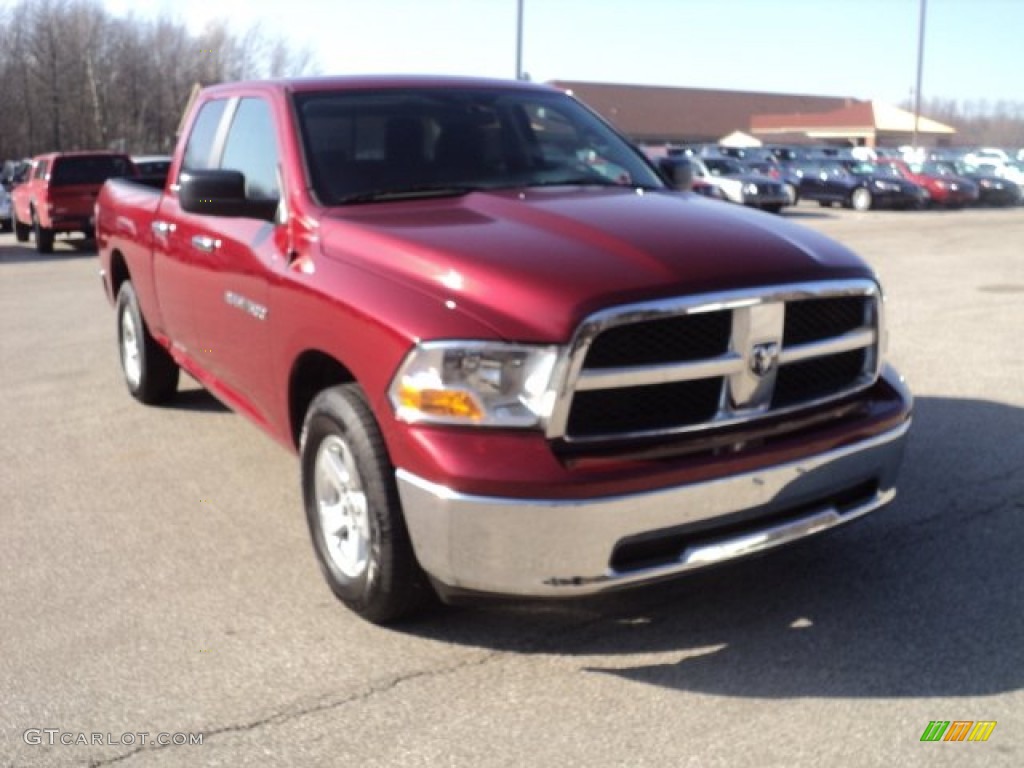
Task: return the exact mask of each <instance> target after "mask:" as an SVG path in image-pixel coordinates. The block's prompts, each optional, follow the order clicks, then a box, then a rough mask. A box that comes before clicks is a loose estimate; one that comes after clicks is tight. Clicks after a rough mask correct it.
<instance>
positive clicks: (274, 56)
mask: <svg viewBox="0 0 1024 768" xmlns="http://www.w3.org/2000/svg"><path fill="white" fill-rule="evenodd" d="M0 29H2V30H3V32H2V33H0V103H2V104H4V105H5V108H4V109H2V110H0V159H2V158H9V157H22V156H27V155H32V154H37V153H40V152H44V151H49V150H67V149H80V148H96V147H115V148H119V149H122V150H125V151H131V152H166V151H169V150H170V149H171V147H172V146H173V143H174V140H175V131H176V130H177V127H178V123H179V121H180V117H181V111H182V109H183V108H184V106H185V103H186V101H187V100H188V97H189V94H190V93H191V91H192V88H193V86H194V85H195V84H196V83H202V84H212V83H217V82H224V81H230V80H240V79H249V78H260V77H279V76H286V75H299V74H308V73H310V72H311V71H313V70H314V69H315V62H314V59H313V56H312V54H311V53H310V52H309V50H308V49H298V50H294V49H293V48H292V47H290V46H288V45H287V44H286V43H285V42H284V41H282V40H280V39H278V38H275V37H273V36H269V35H267V34H265V33H264V32H263V31H262V30H261V29H260V27H259V26H258V25H253V26H249V27H246V28H240V27H238V26H237V24H234V23H231V22H228V21H227V20H220V21H215V22H212V23H211V24H209V25H208V26H207V27H206V28H205V29H204V30H203V31H202V32H200V33H199V34H192V33H190V32H189V31H188V29H187V27H185V25H184V24H182V23H181V22H177V21H173V20H171V19H170V18H167V17H159V18H156V19H144V18H140V17H138V16H136V15H131V14H129V15H128V16H125V17H120V16H114V15H112V14H111V13H109V12H108V11H107V10H106V9H105V8H104V6H103V5H102V3H101V2H100V0H20V2H18V3H16V4H14V5H10V6H8V7H0Z"/></svg>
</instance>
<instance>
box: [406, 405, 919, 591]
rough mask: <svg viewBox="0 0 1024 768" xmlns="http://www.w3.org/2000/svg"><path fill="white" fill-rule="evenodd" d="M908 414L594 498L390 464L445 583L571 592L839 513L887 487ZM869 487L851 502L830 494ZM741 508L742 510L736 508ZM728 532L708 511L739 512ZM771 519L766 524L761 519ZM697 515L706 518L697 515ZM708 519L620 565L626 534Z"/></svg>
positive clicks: (755, 546) (685, 562) (880, 496)
mask: <svg viewBox="0 0 1024 768" xmlns="http://www.w3.org/2000/svg"><path fill="white" fill-rule="evenodd" d="M909 427H910V421H909V419H908V420H907V421H906V422H904V423H903V424H902V425H900V426H899V427H898V428H896V429H893V430H891V431H889V432H886V433H884V434H882V435H879V436H876V437H874V438H872V439H869V440H865V441H862V442H859V443H855V444H853V445H850V446H846V447H844V448H841V449H839V450H835V451H831V452H829V453H825V454H819V455H817V456H811V457H808V458H806V459H803V460H800V461H796V462H792V463H789V464H781V465H777V466H774V467H768V468H765V469H762V470H758V471H756V472H749V473H745V474H740V475H735V476H731V477H725V478H720V479H717V480H712V481H708V482H704V483H694V484H690V485H684V486H679V487H673V488H662V489H658V490H654V491H649V492H645V493H638V494H632V495H628V496H616V497H606V498H600V499H580V500H565V499H511V498H497V497H484V496H469V495H464V494H460V493H457V492H455V491H453V490H451V489H449V488H445V487H443V486H439V485H436V484H434V483H430V482H427V481H426V480H423V479H422V478H419V477H416V476H415V475H412V474H410V473H409V472H406V471H404V470H398V472H397V480H398V489H399V493H400V495H401V499H402V504H403V506H404V509H405V517H406V521H407V524H408V527H409V532H410V535H411V537H412V541H413V547H414V549H415V551H416V555H417V557H418V558H419V561H420V564H421V565H422V566H423V568H424V569H425V570H426V571H427V572H428V573H429V574H430V575H431V576H433V577H434V578H435V579H437V580H438V581H439V582H441V583H442V584H444V585H446V586H448V587H451V588H455V589H460V590H469V591H472V592H485V593H494V594H502V595H518V596H534V597H569V596H578V595H586V594H593V593H596V592H601V591H605V590H608V589H613V588H616V587H621V586H627V585H632V584H640V583H643V582H648V581H654V580H657V579H661V578H665V577H668V576H672V575H675V574H680V573H684V572H686V571H690V570H693V569H696V568H700V567H703V566H707V565H712V564H714V563H719V562H723V561H726V560H730V559H733V558H737V557H742V556H744V555H749V554H753V553H755V552H761V551H763V550H767V549H771V548H773V547H777V546H780V545H782V544H786V543H788V542H791V541H796V540H798V539H802V538H804V537H806V536H810V535H812V534H814V533H818V532H820V531H824V530H827V529H829V528H833V527H835V526H837V525H841V524H843V523H847V522H849V521H851V520H854V519H856V518H858V517H861V516H863V515H865V514H867V513H868V512H872V511H874V510H876V509H878V508H880V507H882V506H884V505H885V504H887V503H888V502H889V501H891V500H892V498H893V497H894V496H895V493H896V491H895V479H896V474H897V470H898V469H899V465H900V462H901V460H902V456H903V448H904V443H905V440H906V435H907V431H908V429H909ZM853 487H866V488H869V489H870V490H869V491H868V492H867V495H866V496H863V497H858V498H857V499H856V500H855V501H854V502H853V503H849V500H848V499H845V500H843V501H838V500H836V499H835V498H833V497H834V496H835V495H836V494H838V493H840V492H841V491H844V490H847V489H850V488H853ZM742 513H749V515H743V514H742ZM736 515H741V516H742V517H743V519H744V520H746V522H745V523H743V524H741V525H736V524H733V525H731V526H730V528H729V533H719V534H717V535H716V533H715V531H714V525H713V521H714V520H715V519H716V518H722V517H729V518H731V519H732V520H735V519H736V517H735V516H736ZM766 520H767V521H769V522H765V521H766ZM701 524H703V526H702V525H701ZM686 526H691V527H701V528H705V527H706V528H707V532H706V533H703V534H701V535H700V536H699V537H698V538H697V540H696V541H694V542H692V543H690V544H687V545H683V546H682V548H681V549H680V551H678V554H677V555H673V556H672V557H670V558H668V560H667V561H666V560H664V559H663V560H661V561H659V562H657V563H655V564H650V565H643V564H641V565H640V566H638V567H633V566H632V565H631V566H630V567H628V568H620V569H617V568H615V567H613V565H612V562H613V554H614V553H615V551H616V548H617V546H619V545H620V544H622V543H623V542H629V541H635V540H643V539H645V538H650V537H651V536H654V537H658V536H664V538H665V539H666V540H668V541H670V542H671V541H672V536H671V532H672V531H673V529H676V530H678V529H683V530H684V531H685V527H686Z"/></svg>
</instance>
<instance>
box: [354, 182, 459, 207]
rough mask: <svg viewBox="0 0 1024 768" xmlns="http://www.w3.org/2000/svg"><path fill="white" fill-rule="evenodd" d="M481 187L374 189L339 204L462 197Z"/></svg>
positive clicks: (358, 193) (356, 194)
mask: <svg viewBox="0 0 1024 768" xmlns="http://www.w3.org/2000/svg"><path fill="white" fill-rule="evenodd" d="M478 189H479V187H469V186H457V185H446V186H438V185H436V184H435V185H424V186H420V187H401V188H399V189H372V190H369V191H368V192H356V193H355V194H352V195H346V196H345V197H342V198H339V199H338V203H339V204H342V205H345V204H348V203H376V202H385V201H390V200H417V199H423V198H430V197H461V196H462V195H468V194H469V193H470V192H476V191H477V190H478Z"/></svg>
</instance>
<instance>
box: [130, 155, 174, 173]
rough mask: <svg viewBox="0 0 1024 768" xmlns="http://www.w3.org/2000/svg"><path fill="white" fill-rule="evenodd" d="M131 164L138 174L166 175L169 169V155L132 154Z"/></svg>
mask: <svg viewBox="0 0 1024 768" xmlns="http://www.w3.org/2000/svg"><path fill="white" fill-rule="evenodd" d="M132 164H133V165H134V166H135V170H136V172H137V173H138V175H139V176H151V177H156V176H160V177H164V178H165V177H166V176H167V172H168V171H169V170H171V156H170V155H132Z"/></svg>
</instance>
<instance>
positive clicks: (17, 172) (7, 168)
mask: <svg viewBox="0 0 1024 768" xmlns="http://www.w3.org/2000/svg"><path fill="white" fill-rule="evenodd" d="M30 168H31V161H29V160H5V161H4V164H3V167H2V168H0V186H2V187H3V188H4V189H6V190H7V191H8V192H9V191H10V190H12V189H13V188H14V187H15V186H17V185H18V184H21V183H22V182H23V181H25V178H26V177H27V176H28V172H29V169H30Z"/></svg>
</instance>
